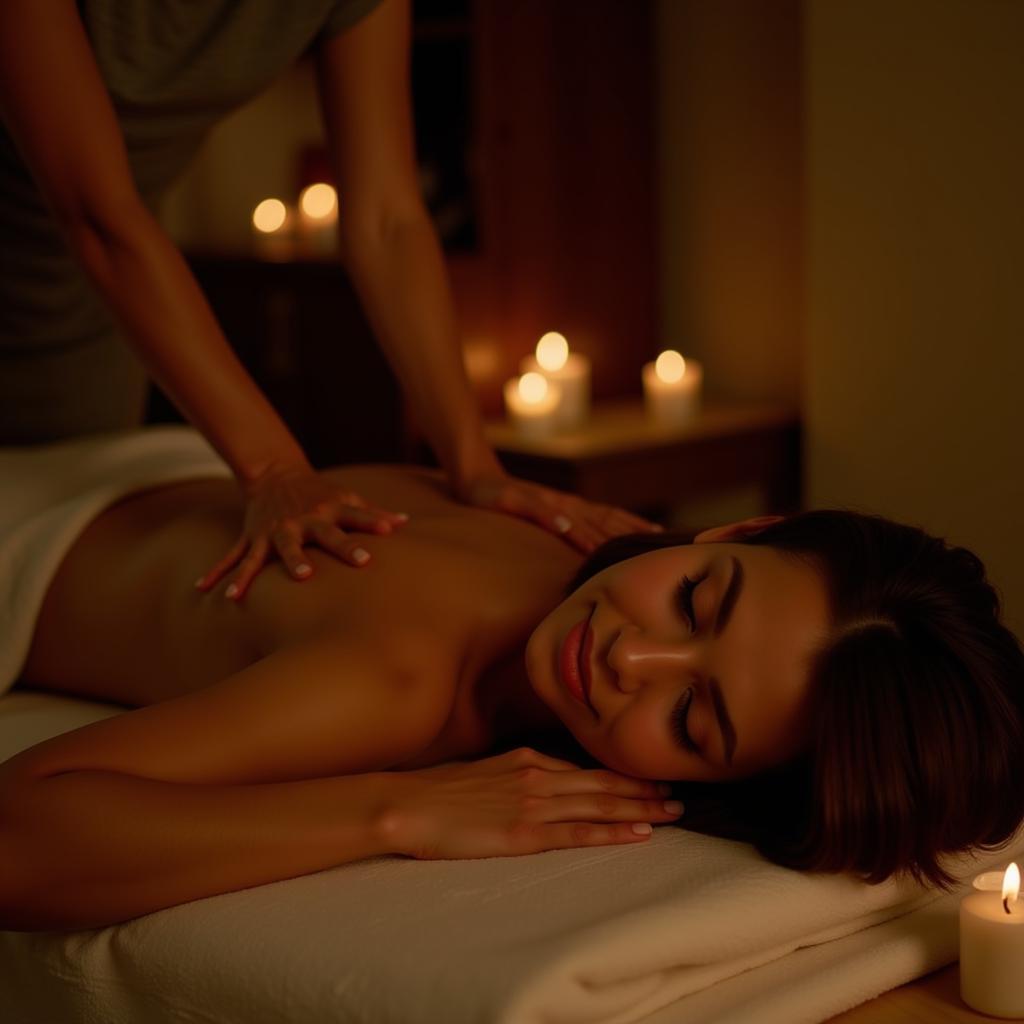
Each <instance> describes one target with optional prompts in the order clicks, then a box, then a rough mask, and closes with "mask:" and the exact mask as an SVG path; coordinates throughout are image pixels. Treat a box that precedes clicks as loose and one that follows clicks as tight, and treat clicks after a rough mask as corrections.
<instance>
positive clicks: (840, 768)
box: [574, 509, 1024, 890]
mask: <svg viewBox="0 0 1024 1024" xmlns="http://www.w3.org/2000/svg"><path fill="white" fill-rule="evenodd" d="M692 540H693V537H692V534H681V533H663V534H633V535H628V536H625V537H618V538H615V539H614V540H612V541H609V542H608V543H606V544H604V545H602V546H601V547H600V548H598V549H597V551H595V552H594V554H593V555H592V556H591V557H590V558H589V559H588V560H587V561H586V562H585V563H584V565H583V566H582V568H581V569H580V571H579V573H578V574H577V577H576V580H575V581H574V588H575V587H576V586H579V584H580V583H582V582H583V581H584V580H586V579H588V578H589V577H590V576H593V575H595V574H596V573H597V572H599V571H600V570H602V569H604V568H606V567H607V566H609V565H612V564H614V563H615V562H619V561H622V560H623V559H626V558H631V557H634V556H636V555H639V554H643V553H645V552H647V551H653V550H657V549H659V548H663V547H668V546H674V545H679V544H689V543H691V542H692ZM735 542H737V543H744V544H753V545H760V546H766V547H771V548H773V549H775V550H777V551H779V552H781V553H783V554H784V555H786V556H787V557H790V558H793V559H795V560H799V561H802V562H804V563H805V564H809V565H811V566H813V567H814V568H816V569H817V570H818V571H819V572H820V573H821V574H822V576H823V578H824V580H825V583H826V588H827V591H828V596H829V604H830V620H831V624H832V630H831V633H830V636H829V638H828V639H827V640H826V642H825V644H824V646H823V647H822V648H821V649H820V650H819V651H818V653H817V655H816V657H815V658H814V660H813V664H812V667H811V687H810V701H809V723H810V741H809V746H808V747H807V748H806V749H805V750H803V751H801V752H800V753H799V754H798V755H797V756H796V757H795V758H792V759H791V760H789V761H788V762H787V763H785V764H783V765H781V766H780V767H778V768H775V769H771V770H769V771H765V772H762V773H760V774H758V775H756V776H754V777H752V778H750V779H744V780H740V781H729V782H719V783H709V782H680V783H676V784H675V786H674V788H675V790H676V792H677V795H678V796H679V797H681V798H682V799H683V800H684V801H685V803H686V816H685V818H684V819H683V821H681V822H680V826H681V827H685V828H688V829H691V830H693V831H699V832H704V833H707V834H710V835H718V836H724V837H727V838H732V839H739V840H743V841H747V842H751V843H753V844H754V845H755V847H756V848H757V849H758V850H759V851H760V852H761V853H762V855H764V856H765V857H767V858H768V859H770V860H772V861H774V862H775V863H777V864H781V865H784V866H786V867H791V868H795V869H800V870H810V871H829V872H839V871H850V872H854V873H856V874H858V875H860V876H861V877H862V878H863V879H864V880H865V881H867V882H871V883H877V882H882V881H884V880H885V879H887V878H888V877H889V876H890V875H893V874H909V875H910V876H912V877H913V878H914V879H915V880H916V881H918V882H921V883H930V884H932V885H934V886H936V887H938V888H940V889H943V890H948V889H950V888H952V887H953V885H954V884H955V882H956V879H955V878H954V876H953V875H951V874H950V873H949V872H948V871H947V870H945V869H944V868H943V866H942V865H941V863H940V856H941V855H943V854H952V853H957V852H962V851H966V850H968V849H975V848H980V849H996V848H998V847H999V846H1001V845H1003V844H1005V843H1006V842H1007V841H1008V840H1009V839H1011V838H1012V836H1013V834H1014V833H1015V832H1016V830H1017V828H1018V826H1019V825H1020V823H1021V821H1022V820H1024V786H1021V779H1024V654H1022V651H1021V647H1020V644H1019V643H1018V641H1017V639H1016V638H1015V637H1014V635H1013V634H1012V633H1011V632H1010V631H1009V630H1008V629H1007V628H1006V627H1005V626H1004V625H1003V624H1002V622H1001V615H1000V605H999V597H998V595H997V593H996V591H995V590H994V588H993V587H992V585H991V584H990V583H989V582H988V580H987V579H986V578H985V569H984V566H983V565H982V563H981V561H980V560H979V559H978V558H977V556H975V555H974V554H972V553H971V552H970V551H968V550H966V549H965V548H962V547H955V546H951V545H949V544H948V543H946V542H945V541H944V540H942V539H940V538H937V537H933V536H930V535H929V534H927V533H925V532H924V531H923V530H921V529H918V528H916V527H913V526H905V525H901V524H899V523H895V522H892V521H891V520H888V519H884V518H882V517H880V516H875V515H868V514H865V513H861V512H856V511H851V510H847V509H823V510H817V511H810V512H802V513H799V514H797V515H793V516H790V517H788V518H786V519H783V520H782V521H780V522H776V523H773V524H772V525H770V526H767V527H765V528H763V529H761V530H759V531H757V532H756V533H754V534H752V535H747V536H745V537H740V538H737V539H736V541H735Z"/></svg>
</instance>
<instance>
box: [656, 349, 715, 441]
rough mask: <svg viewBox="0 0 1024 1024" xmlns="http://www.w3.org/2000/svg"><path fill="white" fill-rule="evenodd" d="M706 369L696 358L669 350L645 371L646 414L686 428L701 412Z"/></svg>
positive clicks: (661, 421)
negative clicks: (701, 394) (702, 388)
mask: <svg viewBox="0 0 1024 1024" xmlns="http://www.w3.org/2000/svg"><path fill="white" fill-rule="evenodd" d="M703 378H704V370H703V369H702V367H701V365H700V363H698V362H697V361H696V360H694V359H684V358H683V357H682V356H681V355H680V354H679V353H678V352H676V351H674V350H673V349H668V350H667V351H665V352H662V353H661V355H660V356H658V358H657V359H656V360H655V361H654V362H653V363H645V364H644V368H643V382H644V403H645V404H646V406H647V414H648V415H649V416H650V417H651V418H652V419H655V420H657V421H658V422H659V423H665V424H669V425H671V426H683V425H684V424H686V423H689V422H690V421H691V420H692V419H694V418H695V417H696V415H697V413H698V412H699V411H700V389H701V381H702V380H703Z"/></svg>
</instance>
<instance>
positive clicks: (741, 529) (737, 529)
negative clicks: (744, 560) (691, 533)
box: [693, 516, 786, 544]
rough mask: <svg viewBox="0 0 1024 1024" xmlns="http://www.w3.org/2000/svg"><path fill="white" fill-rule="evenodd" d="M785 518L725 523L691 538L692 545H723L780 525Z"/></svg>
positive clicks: (756, 518)
mask: <svg viewBox="0 0 1024 1024" xmlns="http://www.w3.org/2000/svg"><path fill="white" fill-rule="evenodd" d="M785 518H786V517H785V516H754V517H753V519H741V520H740V521H739V522H738V523H726V524H725V525H724V526H714V527H712V528H711V529H710V530H702V531H701V532H700V533H698V534H697V536H696V537H694V538H693V543H694V544H724V543H726V542H728V541H730V540H736V538H737V537H749V536H750V535H751V534H752V533H757V532H759V531H760V530H763V529H765V528H766V527H768V526H772V525H773V524H775V523H781V522H782V520H783V519H785Z"/></svg>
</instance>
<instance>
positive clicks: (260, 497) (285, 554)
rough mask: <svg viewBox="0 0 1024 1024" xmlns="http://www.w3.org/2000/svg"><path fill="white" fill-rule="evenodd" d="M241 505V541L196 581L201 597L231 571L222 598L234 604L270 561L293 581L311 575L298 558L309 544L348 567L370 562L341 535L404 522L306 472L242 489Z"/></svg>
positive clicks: (399, 516) (383, 530) (402, 517)
mask: <svg viewBox="0 0 1024 1024" xmlns="http://www.w3.org/2000/svg"><path fill="white" fill-rule="evenodd" d="M245 493H246V497H247V504H246V509H245V521H244V523H243V526H242V535H241V536H240V537H239V539H238V542H237V543H236V544H235V546H234V547H233V548H232V549H231V550H230V551H229V552H228V553H227V554H226V555H225V556H224V557H223V558H222V559H221V560H220V561H219V562H218V563H217V564H216V565H215V566H214V567H213V568H212V569H210V570H209V572H207V573H206V575H205V576H203V577H202V578H201V579H199V580H197V581H196V587H197V588H198V589H199V590H202V591H207V590H209V589H210V588H211V587H214V586H216V584H217V583H218V582H219V581H220V580H221V579H223V578H224V577H225V576H226V575H227V574H228V573H229V572H231V570H232V569H234V568H235V567H236V566H237V571H236V572H235V574H234V578H233V579H232V581H231V583H230V584H229V586H228V587H227V590H226V591H225V595H224V596H225V597H228V598H230V599H232V600H235V601H240V600H241V599H242V598H243V597H244V596H245V592H246V591H247V590H248V589H249V584H250V583H252V581H253V579H255V577H256V575H257V574H258V573H259V572H260V570H261V569H262V568H263V567H264V565H266V564H267V562H268V561H269V560H270V559H272V558H273V557H274V555H275V554H276V556H277V557H279V558H280V559H281V561H282V562H284V564H285V567H286V569H287V570H288V574H289V575H290V576H292V577H293V578H294V579H296V580H304V579H307V578H308V577H310V576H312V575H313V567H312V565H310V563H309V561H308V560H307V559H306V558H305V556H304V555H303V552H302V548H303V545H304V544H315V545H317V546H318V547H321V548H323V549H324V550H325V551H329V552H330V553H331V554H332V555H334V556H335V557H337V558H338V559H340V560H341V561H342V562H347V563H348V564H349V565H352V566H357V567H358V566H363V565H366V564H367V563H368V562H369V561H370V553H369V552H368V551H367V550H366V549H365V548H363V547H361V546H360V544H359V541H358V540H357V539H356V538H354V537H350V536H349V535H348V533H346V530H359V531H361V532H362V533H375V534H386V533H391V531H392V530H393V529H394V528H395V527H396V526H400V525H401V524H402V523H404V522H405V521H406V519H407V518H408V517H407V516H406V515H404V514H403V513H400V512H399V513H396V512H387V511H385V510H384V509H380V508H375V507H373V506H371V505H369V504H367V502H366V501H365V500H364V499H363V498H362V497H360V496H359V495H358V494H354V493H353V492H352V491H349V490H346V489H345V488H343V487H340V486H339V485H338V484H337V483H333V482H332V481H331V480H329V479H328V478H326V477H325V476H324V475H323V474H321V473H318V472H316V471H315V470H312V469H293V470H288V471H284V472H279V473H274V474H273V475H268V476H266V477H263V478H261V479H259V480H256V481H253V482H251V483H247V484H246V485H245Z"/></svg>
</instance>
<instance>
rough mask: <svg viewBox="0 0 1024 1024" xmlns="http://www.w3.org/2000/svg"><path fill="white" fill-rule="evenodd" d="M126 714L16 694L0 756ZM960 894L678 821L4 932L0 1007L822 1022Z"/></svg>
mask: <svg viewBox="0 0 1024 1024" xmlns="http://www.w3.org/2000/svg"><path fill="white" fill-rule="evenodd" d="M117 710H118V709H116V708H111V707H109V706H104V705H96V704H89V703H86V702H83V701H78V700H72V699H68V698H59V697H54V696H49V695H44V694H33V693H22V692H19V691H15V692H14V693H13V694H11V695H9V696H8V697H6V698H3V699H2V700H0V759H3V758H5V757H8V756H11V754H13V753H14V752H16V750H18V749H21V748H22V747H24V746H26V745H28V744H30V743H34V742H38V741H39V740H40V739H43V738H45V737H46V736H48V735H51V734H55V733H57V732H61V731H66V730H68V729H71V728H75V727H77V726H78V725H81V724H84V723H85V722H87V721H91V720H94V719H96V718H98V717H104V716H106V715H109V714H111V713H117ZM96 813H97V814H102V813H103V809H102V808H97V809H96ZM1022 853H1024V836H1021V835H1018V837H1017V838H1016V840H1015V842H1014V843H1013V844H1011V846H1010V848H1009V849H1008V850H1007V851H1005V852H1003V853H1000V854H990V855H988V856H986V857H983V858H979V859H978V860H977V861H973V860H971V859H970V858H961V859H958V860H957V861H956V862H953V863H954V864H956V865H957V866H958V867H959V870H960V872H961V873H962V874H963V875H964V876H965V877H968V878H969V877H972V876H973V875H974V874H975V873H977V872H980V871H982V870H987V869H989V868H994V867H996V866H1002V865H1003V864H1005V863H1006V862H1008V861H1009V860H1010V859H1012V858H1013V857H1019V856H1021V854H1022ZM73 855H74V851H73V843H71V842H69V844H68V856H73ZM959 898H960V894H959V893H957V894H954V895H953V896H948V897H941V898H938V897H936V895H935V894H934V893H933V892H930V891H926V890H922V889H919V888H918V887H916V886H914V885H912V884H910V883H899V884H897V883H895V882H889V883H886V884H884V885H881V886H876V887H871V886H867V885H863V884H861V883H858V882H856V881H854V880H852V879H850V878H846V877H835V876H820V877H815V876H811V875H807V874H800V873H797V872H792V871H787V870H784V869H782V868H778V867H774V866H772V865H770V864H767V863H766V862H764V861H763V860H761V859H760V858H759V857H757V856H756V854H754V852H753V851H752V850H751V849H750V848H749V847H748V846H746V845H744V844H739V843H733V842H728V841H726V840H721V839H712V838H709V837H706V836H700V835H695V834H691V833H687V832H685V831H680V830H677V829H658V830H656V833H655V836H654V838H653V840H652V841H651V842H649V843H648V844H645V845H643V846H631V847H625V848H623V847H616V848H605V849H593V850H570V851H554V852H551V853H546V854H540V855H537V856H533V857H517V858H496V859H490V860H478V861H449V862H418V861H412V860H403V859H401V858H377V859H374V860H372V861H364V862H361V863H357V864H349V865H345V866H342V867H339V868H335V869H332V870H329V871H324V872H320V873H319V874H316V875H310V876H306V877H303V878H297V879H292V880H289V881H286V882H278V883H275V884H273V885H266V886H261V887H258V888H254V889H249V890H245V891H243V892H238V893H230V894H226V895H223V896H217V897H213V898H210V899H205V900H199V901H196V902H194V903H191V904H187V905H184V906H180V907H174V908H170V909H168V910H164V911H161V912H159V913H156V914H151V915H149V916H147V917H144V918H140V919H138V920H136V921H132V922H129V923H126V924H124V925H120V926H117V927H111V928H103V929H98V930H95V931H90V932H81V933H75V934H70V935H24V934H17V933H10V932H8V933H2V932H0V997H2V998H0V1005H2V1006H4V1007H5V1009H8V1008H9V1010H10V1012H9V1014H8V1015H6V1016H5V1019H7V1020H14V1021H18V1022H23V1024H36V1022H38V1024H52V1022H54V1021H61V1022H69V1024H70V1022H75V1021H83V1022H96V1024H99V1022H103V1024H137V1022H139V1021H146V1022H147V1024H165V1022H166V1024H171V1022H175V1024H179V1022H186V1021H187V1022H191V1024H195V1022H207V1021H208V1022H211V1024H212V1022H215V1021H216V1022H220V1024H223V1022H235V1021H237V1022H238V1024H282V1022H287V1024H307V1022H308V1024H322V1022H324V1021H338V1022H342V1021H343V1022H346V1024H347V1022H366V1024H438V1022H442V1021H443V1022H444V1024H483V1022H488V1024H489V1022H496V1024H542V1022H543V1024H582V1022H598V1021H600V1022H602V1024H625V1022H628V1021H637V1020H643V1021H647V1022H649V1024H683V1022H691V1021H692V1022H701V1024H750V1022H752V1021H756V1022H757V1024H814V1022H817V1021H821V1020H824V1019H826V1018H827V1017H830V1016H832V1015H834V1014H836V1013H839V1012H840V1011H842V1010H844V1009H848V1008H849V1007H851V1006H854V1005H856V1004H857V1003H859V1002H861V1001H863V1000H865V999H869V998H871V997H872V996H875V995H877V994H879V993H880V992H883V991H885V990H887V989H889V988H892V987H894V986H896V985H899V984H902V983H903V982H906V981H909V980H911V979H912V978H915V977H918V976H920V975H922V974H925V973H928V972H929V971H932V970H935V969H936V968H938V967H941V966H943V965H944V964H947V963H949V962H951V961H952V960H954V959H956V956H957V907H958V902H959Z"/></svg>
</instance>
